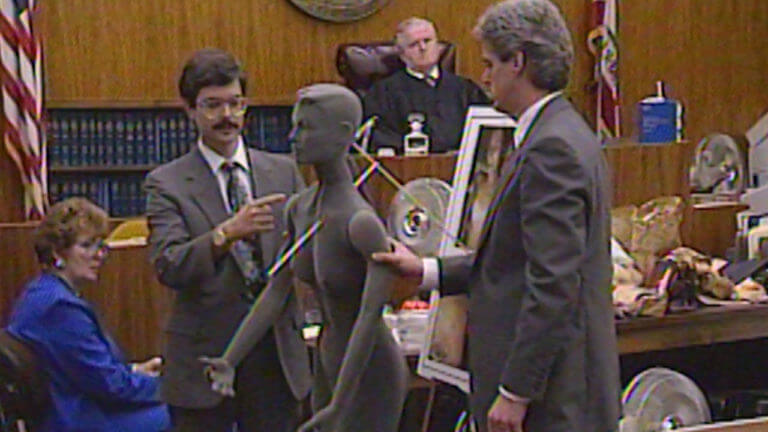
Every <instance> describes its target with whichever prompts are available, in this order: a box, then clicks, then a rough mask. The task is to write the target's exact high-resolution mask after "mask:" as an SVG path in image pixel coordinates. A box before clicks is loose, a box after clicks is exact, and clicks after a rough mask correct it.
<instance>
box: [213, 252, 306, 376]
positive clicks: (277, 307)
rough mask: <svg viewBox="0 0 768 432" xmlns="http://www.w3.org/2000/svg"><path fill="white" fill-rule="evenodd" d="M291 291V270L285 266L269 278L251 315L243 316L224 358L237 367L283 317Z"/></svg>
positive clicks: (252, 308) (249, 313) (250, 312)
mask: <svg viewBox="0 0 768 432" xmlns="http://www.w3.org/2000/svg"><path fill="white" fill-rule="evenodd" d="M290 294H291V272H290V271H288V269H287V268H286V267H283V268H282V269H280V271H278V272H277V273H276V274H275V275H274V276H273V277H272V278H271V279H270V280H269V283H268V284H267V286H266V288H264V291H262V292H261V294H260V295H259V297H258V298H257V299H256V302H255V303H254V304H253V306H251V310H250V311H249V312H248V315H246V316H245V318H243V321H242V322H241V323H240V327H238V328H237V332H235V335H234V336H233V337H232V340H230V341H229V345H228V346H227V349H226V350H225V351H224V354H223V355H222V357H223V358H224V360H226V361H227V362H229V364H231V365H232V366H237V364H239V363H240V361H242V360H243V358H244V357H245V355H246V354H248V352H249V351H250V350H251V349H252V348H253V347H254V346H255V345H256V343H257V342H258V341H260V340H261V338H262V337H264V334H266V332H267V330H269V328H270V327H271V326H272V325H273V324H274V323H275V321H277V319H278V317H280V314H281V313H282V311H283V308H285V303H286V301H287V300H288V296H289V295H290Z"/></svg>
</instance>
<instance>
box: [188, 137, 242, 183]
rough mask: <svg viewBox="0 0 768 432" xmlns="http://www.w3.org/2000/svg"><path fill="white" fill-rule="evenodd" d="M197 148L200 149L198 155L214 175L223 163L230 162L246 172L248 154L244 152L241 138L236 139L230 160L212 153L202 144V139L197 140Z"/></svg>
mask: <svg viewBox="0 0 768 432" xmlns="http://www.w3.org/2000/svg"><path fill="white" fill-rule="evenodd" d="M197 148H199V149H200V153H201V154H202V155H203V159H205V162H206V163H207V164H208V167H209V168H210V169H211V172H213V173H214V174H216V173H217V172H218V171H219V170H220V169H221V164H223V163H224V162H232V163H234V164H236V165H240V167H241V168H243V169H244V170H246V171H248V168H249V167H248V154H247V153H246V152H245V143H244V142H243V137H242V136H238V137H237V144H236V145H235V153H234V154H233V155H232V158H230V159H227V158H225V157H223V156H222V155H220V154H218V153H216V152H215V151H213V150H212V149H211V148H210V147H208V146H207V145H205V144H203V140H202V138H198V140H197Z"/></svg>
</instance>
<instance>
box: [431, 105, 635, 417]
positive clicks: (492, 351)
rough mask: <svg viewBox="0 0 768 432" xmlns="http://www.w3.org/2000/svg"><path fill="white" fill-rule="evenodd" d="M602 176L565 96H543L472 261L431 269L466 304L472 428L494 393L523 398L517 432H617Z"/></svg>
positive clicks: (596, 154)
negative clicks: (521, 426)
mask: <svg viewBox="0 0 768 432" xmlns="http://www.w3.org/2000/svg"><path fill="white" fill-rule="evenodd" d="M607 177H608V175H607V173H606V163H605V160H604V158H603V155H602V151H601V148H600V144H599V142H598V140H597V138H596V137H595V135H594V133H593V132H592V131H591V130H590V128H589V127H588V125H587V124H586V123H585V122H584V120H583V119H582V118H581V116H580V115H579V114H578V113H577V112H576V111H575V110H574V108H573V107H572V105H571V104H570V103H569V102H568V101H567V100H566V99H565V98H563V97H557V98H555V99H553V100H552V101H551V102H549V103H548V104H547V105H546V106H545V107H544V108H543V110H542V111H541V114H540V116H539V119H538V120H537V121H536V122H535V123H534V124H533V125H532V127H531V130H530V132H529V134H528V138H527V139H526V140H525V142H523V143H522V145H521V146H520V148H519V149H518V151H517V154H516V155H515V157H513V158H510V160H508V161H507V162H506V164H505V165H504V167H503V168H502V178H501V182H500V186H499V189H497V195H496V197H495V201H496V202H497V206H496V211H495V213H490V215H489V219H488V220H486V223H489V224H490V226H489V228H488V232H487V234H486V235H485V236H484V238H482V239H481V243H480V247H479V249H478V252H477V254H476V255H471V256H468V257H456V258H446V259H444V260H443V261H442V262H441V286H442V289H443V291H444V293H446V294H450V293H457V292H463V291H467V290H468V292H469V295H470V307H469V321H468V325H469V362H470V369H471V373H472V395H471V403H472V409H473V413H474V414H475V417H476V418H477V419H478V420H479V422H480V423H481V425H484V424H485V420H486V415H487V412H488V409H489V408H490V405H491V403H492V402H493V399H494V398H495V396H496V395H497V394H498V386H499V385H504V387H505V388H506V389H508V390H510V391H512V392H513V393H515V394H517V395H519V396H523V397H528V398H531V399H532V402H531V404H530V405H529V410H528V414H527V417H526V430H529V431H535V432H555V431H558V432H559V431H563V432H566V431H567V432H574V431H589V432H606V431H614V430H616V428H617V421H618V417H619V385H620V383H619V372H618V354H617V348H616V336H615V329H614V322H613V309H612V306H611V271H612V269H611V259H610V250H609V249H610V227H611V223H610V213H609V211H610V188H609V182H608V178H607ZM493 207H494V206H493V205H492V206H491V208H493ZM489 212H493V210H489ZM483 427H484V426H483ZM481 430H485V429H484V428H483V429H481Z"/></svg>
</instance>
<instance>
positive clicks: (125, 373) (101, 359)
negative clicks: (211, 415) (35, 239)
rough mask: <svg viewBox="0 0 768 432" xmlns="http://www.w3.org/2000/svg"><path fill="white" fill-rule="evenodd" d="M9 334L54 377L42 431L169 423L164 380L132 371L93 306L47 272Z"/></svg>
mask: <svg viewBox="0 0 768 432" xmlns="http://www.w3.org/2000/svg"><path fill="white" fill-rule="evenodd" d="M7 330H8V332H9V333H11V334H12V335H13V336H16V337H18V338H19V339H21V340H23V341H26V342H28V344H29V345H30V346H31V348H32V349H33V350H34V351H35V353H36V354H37V356H38V358H39V360H40V363H41V365H42V367H43V368H44V369H45V370H46V371H47V372H48V374H49V378H50V391H51V407H50V409H49V411H48V413H47V414H46V416H45V418H44V419H42V425H41V428H38V429H36V430H39V431H40V432H49V431H50V432H74V431H78V432H86V431H87V432H97V431H98V432H101V431H104V432H106V431H110V432H112V431H115V432H119V431H125V432H132V431H148V432H151V431H162V430H166V429H168V428H169V427H170V418H169V414H168V409H167V406H166V405H165V404H163V403H162V402H161V401H160V399H159V394H158V379H157V378H153V377H149V376H146V375H142V374H139V373H132V372H131V371H130V367H129V366H128V365H127V364H126V363H125V362H124V360H123V356H122V354H121V353H120V350H119V349H118V348H117V346H116V345H115V343H114V342H113V341H112V339H111V338H110V337H109V336H107V335H106V334H105V333H104V331H103V329H102V328H101V326H100V325H99V322H98V320H97V319H96V315H95V313H94V311H93V308H92V307H91V305H90V304H89V303H88V302H86V301H85V300H83V299H81V298H79V297H77V296H76V295H75V294H74V293H73V292H72V291H71V290H70V289H69V287H68V285H67V284H66V283H65V282H64V281H63V280H61V279H60V278H58V277H56V276H53V275H51V274H42V275H40V276H38V277H37V278H35V279H34V280H32V281H31V282H29V284H28V285H27V287H26V289H25V290H24V292H23V293H22V295H21V297H20V298H19V300H18V301H17V303H16V305H15V307H14V310H13V313H12V314H11V319H10V323H9V324H8V328H7Z"/></svg>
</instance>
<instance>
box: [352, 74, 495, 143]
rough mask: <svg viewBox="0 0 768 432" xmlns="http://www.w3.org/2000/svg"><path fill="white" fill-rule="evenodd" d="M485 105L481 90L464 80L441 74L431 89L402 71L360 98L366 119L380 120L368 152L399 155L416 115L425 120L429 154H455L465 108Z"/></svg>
mask: <svg viewBox="0 0 768 432" xmlns="http://www.w3.org/2000/svg"><path fill="white" fill-rule="evenodd" d="M488 103H489V100H488V97H487V96H486V95H485V93H483V91H482V90H481V89H480V87H478V86H477V85H476V84H475V83H473V82H472V81H470V80H468V79H466V78H462V77H460V76H457V75H455V74H452V73H450V72H446V71H443V70H441V71H440V78H439V79H438V81H437V85H436V86H434V87H432V86H430V85H429V84H427V83H426V82H425V81H424V80H422V79H419V78H416V77H414V76H412V75H410V74H409V73H407V72H406V71H405V69H401V70H399V71H397V72H395V73H394V74H392V75H390V76H389V77H387V78H385V79H382V80H380V81H377V82H376V83H374V85H373V86H372V87H371V89H370V90H369V91H368V93H366V95H365V96H364V97H363V108H364V111H365V118H368V117H370V116H372V115H376V116H378V117H379V121H378V122H377V123H376V126H375V127H374V129H373V133H372V135H371V142H370V144H369V149H370V151H371V152H374V153H375V152H376V150H378V149H379V148H381V147H391V148H394V149H395V151H396V152H397V153H398V154H402V152H403V136H404V135H405V134H407V133H408V132H410V130H411V129H410V126H409V125H408V115H409V114H411V113H416V112H418V113H422V114H424V115H425V117H426V124H425V125H424V128H423V132H424V133H426V134H427V135H429V140H430V147H429V151H430V153H442V152H446V151H450V150H456V149H458V148H459V145H460V143H461V142H460V141H461V132H462V129H463V127H464V117H465V116H466V113H467V108H468V107H469V106H470V105H476V104H488Z"/></svg>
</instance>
